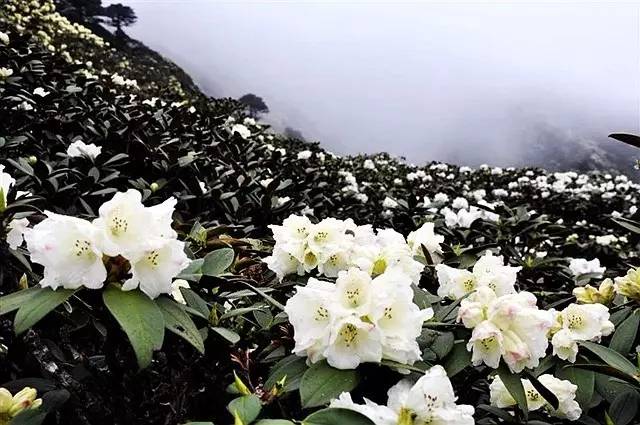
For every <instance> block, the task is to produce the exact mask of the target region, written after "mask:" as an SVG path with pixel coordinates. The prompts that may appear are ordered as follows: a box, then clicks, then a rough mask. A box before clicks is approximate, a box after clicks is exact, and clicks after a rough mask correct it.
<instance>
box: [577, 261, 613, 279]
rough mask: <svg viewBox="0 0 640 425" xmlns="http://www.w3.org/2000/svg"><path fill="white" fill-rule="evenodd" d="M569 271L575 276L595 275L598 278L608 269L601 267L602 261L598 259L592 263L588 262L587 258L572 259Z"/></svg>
mask: <svg viewBox="0 0 640 425" xmlns="http://www.w3.org/2000/svg"><path fill="white" fill-rule="evenodd" d="M569 270H571V273H573V275H574V276H580V275H583V274H594V275H595V276H596V277H600V276H602V274H603V273H604V272H605V271H606V270H607V268H606V267H601V266H600V260H599V259H598V258H594V259H593V260H591V261H588V260H587V259H586V258H572V259H571V261H570V262H569Z"/></svg>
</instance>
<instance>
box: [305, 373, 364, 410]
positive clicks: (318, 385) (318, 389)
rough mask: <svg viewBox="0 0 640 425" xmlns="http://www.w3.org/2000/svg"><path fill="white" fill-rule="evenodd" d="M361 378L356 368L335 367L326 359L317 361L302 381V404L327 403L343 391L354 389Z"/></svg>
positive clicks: (318, 404)
mask: <svg viewBox="0 0 640 425" xmlns="http://www.w3.org/2000/svg"><path fill="white" fill-rule="evenodd" d="M359 380H360V379H359V376H358V373H357V372H356V371H355V370H341V369H335V368H333V367H331V366H329V365H328V364H327V362H326V361H322V362H318V363H315V364H314V365H313V366H311V367H310V368H309V369H308V370H307V371H306V372H305V373H304V375H302V380H301V381H300V398H301V399H302V406H303V407H305V408H307V407H316V406H321V405H323V404H326V403H328V402H329V401H331V400H332V399H334V398H336V397H338V396H339V395H340V394H341V393H342V392H345V391H351V390H352V389H354V388H355V387H356V385H358V382H359Z"/></svg>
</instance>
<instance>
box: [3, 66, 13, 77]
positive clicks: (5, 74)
mask: <svg viewBox="0 0 640 425" xmlns="http://www.w3.org/2000/svg"><path fill="white" fill-rule="evenodd" d="M12 75H13V69H11V68H4V67H0V80H4V79H5V78H9V77H11V76H12Z"/></svg>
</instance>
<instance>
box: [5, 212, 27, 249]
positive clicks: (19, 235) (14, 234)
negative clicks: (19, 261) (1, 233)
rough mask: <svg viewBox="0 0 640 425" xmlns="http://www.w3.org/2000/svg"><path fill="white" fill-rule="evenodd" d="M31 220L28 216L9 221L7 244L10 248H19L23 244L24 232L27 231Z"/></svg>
mask: <svg viewBox="0 0 640 425" xmlns="http://www.w3.org/2000/svg"><path fill="white" fill-rule="evenodd" d="M28 226H29V220H27V219H26V218H19V219H13V220H11V221H10V222H9V225H8V226H7V229H8V230H9V231H8V232H7V244H9V248H11V249H14V250H15V249H18V247H19V246H20V245H22V241H23V239H24V234H25V233H26V232H27V228H28Z"/></svg>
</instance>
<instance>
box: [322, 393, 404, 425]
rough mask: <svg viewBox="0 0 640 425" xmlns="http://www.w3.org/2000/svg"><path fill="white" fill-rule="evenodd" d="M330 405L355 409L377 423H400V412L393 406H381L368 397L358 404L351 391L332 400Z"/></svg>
mask: <svg viewBox="0 0 640 425" xmlns="http://www.w3.org/2000/svg"><path fill="white" fill-rule="evenodd" d="M329 407H332V408H335V409H349V410H354V411H356V412H358V413H360V414H362V415H364V416H366V417H367V418H369V419H370V420H371V421H372V422H373V423H374V424H375V425H398V414H397V413H396V412H394V411H393V410H392V409H391V408H389V407H387V406H381V405H379V404H377V403H374V402H373V401H371V400H368V399H366V398H365V399H364V404H357V403H355V402H354V401H353V399H352V398H351V394H349V393H342V394H340V396H339V397H338V398H336V399H334V400H332V401H331V404H330V405H329Z"/></svg>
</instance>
